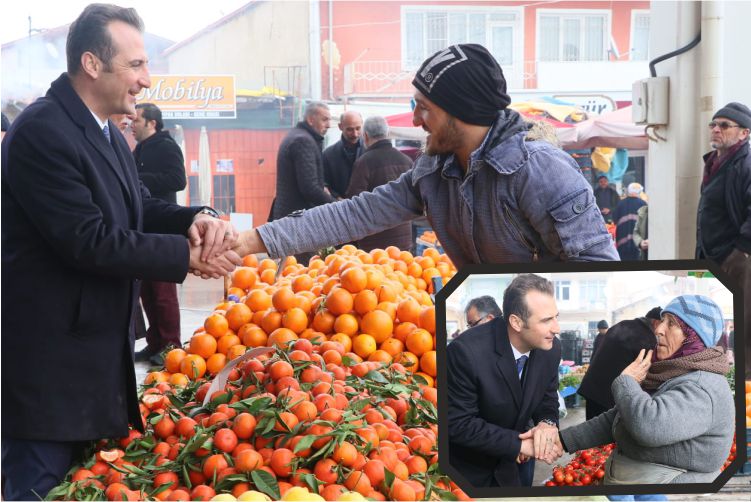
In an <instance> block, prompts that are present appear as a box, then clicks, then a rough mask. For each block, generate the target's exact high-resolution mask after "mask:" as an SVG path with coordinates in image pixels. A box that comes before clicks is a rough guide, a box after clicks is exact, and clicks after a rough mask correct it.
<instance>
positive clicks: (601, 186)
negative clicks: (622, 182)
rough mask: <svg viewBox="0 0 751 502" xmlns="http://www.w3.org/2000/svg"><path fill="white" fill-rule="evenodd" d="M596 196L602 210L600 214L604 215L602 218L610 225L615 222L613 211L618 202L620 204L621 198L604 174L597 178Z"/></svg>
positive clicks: (598, 205)
mask: <svg viewBox="0 0 751 502" xmlns="http://www.w3.org/2000/svg"><path fill="white" fill-rule="evenodd" d="M594 194H595V201H596V202H597V207H599V208H600V212H601V213H602V218H603V219H604V220H605V221H606V222H607V223H610V222H611V221H613V211H614V210H615V207H616V206H617V205H618V202H620V200H621V197H620V196H619V195H618V192H616V191H615V188H613V187H611V186H610V183H609V182H608V177H607V176H605V175H604V174H601V175H600V176H598V177H597V188H595V189H594Z"/></svg>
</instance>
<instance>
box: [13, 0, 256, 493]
mask: <svg viewBox="0 0 751 502" xmlns="http://www.w3.org/2000/svg"><path fill="white" fill-rule="evenodd" d="M66 54H67V62H68V71H67V72H66V73H63V74H62V75H61V76H60V77H59V78H58V79H57V80H55V81H54V82H53V83H52V85H51V87H50V89H49V91H48V92H47V94H46V95H45V96H44V97H42V98H40V99H38V100H36V101H35V102H34V103H32V104H30V105H29V106H28V107H26V109H25V110H24V111H23V112H21V114H20V115H19V116H18V117H17V118H16V119H15V121H14V122H13V124H12V125H11V127H10V130H9V131H8V134H7V136H6V137H5V138H4V139H3V142H2V159H1V161H0V164H1V165H2V179H1V181H0V183H1V186H2V196H1V197H0V201H2V211H0V214H1V215H2V246H1V249H2V269H3V273H2V290H3V294H2V299H1V301H2V316H1V317H2V327H1V329H0V336H2V347H3V349H2V355H1V357H2V364H0V368H1V371H2V377H1V378H0V384H1V385H2V392H1V393H0V395H1V396H2V415H1V418H2V420H1V421H0V422H1V423H2V477H3V499H4V500H39V499H40V498H44V497H45V496H46V495H47V493H48V492H49V490H50V489H52V488H53V487H54V486H56V485H57V484H59V483H60V481H61V480H62V479H63V477H64V476H65V474H66V473H67V472H68V470H69V469H70V467H71V464H72V463H73V462H74V461H75V460H76V458H75V457H76V455H77V453H78V452H79V451H81V450H82V449H83V448H84V447H85V446H86V445H87V442H89V441H92V440H99V439H101V438H119V437H124V436H127V435H128V423H129V422H130V423H131V424H133V426H134V427H135V428H136V429H139V430H143V423H142V421H141V414H140V412H139V409H138V395H137V392H136V390H137V387H136V377H135V371H134V365H133V346H134V343H135V339H134V317H133V316H134V313H135V306H136V303H137V301H138V293H139V289H140V280H144V279H145V280H160V281H174V282H178V281H183V280H184V279H185V276H186V275H187V273H188V272H189V271H193V272H194V273H197V274H200V275H203V276H206V277H216V278H219V277H222V276H224V275H225V274H227V273H229V272H230V271H232V270H233V269H234V268H235V266H236V265H239V264H240V263H242V260H241V259H240V257H239V256H237V254H236V253H234V252H232V251H224V249H226V248H227V247H229V246H231V245H233V243H234V240H235V239H236V238H237V235H236V231H235V230H234V229H233V228H232V227H231V226H230V225H229V224H228V223H226V222H224V221H222V220H219V219H216V218H212V217H210V216H209V215H206V214H203V211H204V210H207V209H208V208H199V207H194V208H184V207H180V206H177V205H174V204H169V203H167V202H164V201H162V200H159V199H154V198H151V197H149V192H148V190H146V189H145V188H144V187H143V185H142V184H141V183H140V182H139V180H138V173H137V171H136V166H135V163H134V161H133V157H132V155H131V152H130V150H129V149H128V145H127V143H126V142H125V139H124V138H123V136H122V134H121V133H120V131H119V130H118V129H117V128H116V127H115V125H114V124H113V123H112V122H110V121H109V120H108V117H109V116H111V115H113V114H117V113H127V114H131V115H135V113H136V111H135V96H136V95H137V94H138V93H139V92H140V91H141V90H142V89H143V88H144V87H149V86H150V85H151V82H150V78H149V71H148V67H147V61H148V57H147V54H146V50H145V48H144V44H143V23H142V21H141V19H140V17H139V16H138V14H137V13H136V11H135V10H134V9H125V8H122V7H117V6H115V5H105V4H91V5H89V6H88V7H86V8H85V9H84V11H83V12H82V13H81V15H80V16H79V17H78V18H77V19H76V20H75V21H74V22H73V23H72V24H71V25H70V29H69V32H68V39H67V44H66Z"/></svg>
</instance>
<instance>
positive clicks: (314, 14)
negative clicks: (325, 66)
mask: <svg viewBox="0 0 751 502" xmlns="http://www.w3.org/2000/svg"><path fill="white" fill-rule="evenodd" d="M308 9H310V11H309V20H310V34H309V38H310V55H309V59H310V65H309V68H310V97H311V99H313V100H315V101H320V99H321V4H320V2H319V0H310V2H309V3H308Z"/></svg>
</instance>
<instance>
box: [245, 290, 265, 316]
mask: <svg viewBox="0 0 751 502" xmlns="http://www.w3.org/2000/svg"><path fill="white" fill-rule="evenodd" d="M245 305H247V306H248V307H250V310H252V311H253V312H258V311H260V310H266V309H268V308H271V295H269V294H268V293H267V292H266V291H264V290H262V289H254V290H253V291H251V292H250V293H248V296H247V298H245Z"/></svg>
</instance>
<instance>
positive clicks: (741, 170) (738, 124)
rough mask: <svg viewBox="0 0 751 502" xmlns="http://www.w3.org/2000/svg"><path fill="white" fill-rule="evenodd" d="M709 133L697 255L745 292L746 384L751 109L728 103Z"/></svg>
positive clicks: (750, 350) (750, 343)
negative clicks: (709, 150) (723, 273)
mask: <svg viewBox="0 0 751 502" xmlns="http://www.w3.org/2000/svg"><path fill="white" fill-rule="evenodd" d="M709 132H710V145H711V147H712V149H713V151H712V152H710V153H708V154H706V155H705V156H704V177H703V179H702V183H701V196H700V198H699V207H698V210H697V217H696V257H697V258H699V259H705V258H708V259H710V260H713V261H714V262H715V263H717V264H719V265H720V267H721V268H722V270H723V271H724V272H725V273H726V274H727V275H728V277H730V278H731V279H733V280H734V281H735V283H736V285H737V286H738V287H740V288H742V289H743V292H744V293H745V294H744V298H743V312H744V314H743V317H744V321H745V322H744V329H743V331H744V332H745V337H746V349H745V350H746V361H747V363H746V380H751V364H749V363H748V361H751V209H749V208H751V152H750V151H749V150H750V149H749V136H750V135H751V110H750V109H749V108H748V106H746V105H744V104H743V103H728V104H727V105H725V106H723V107H722V108H721V109H719V110H717V112H716V113H715V114H714V116H713V117H712V121H711V122H710V123H709ZM741 335H742V336H743V333H742V334H741Z"/></svg>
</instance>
